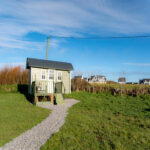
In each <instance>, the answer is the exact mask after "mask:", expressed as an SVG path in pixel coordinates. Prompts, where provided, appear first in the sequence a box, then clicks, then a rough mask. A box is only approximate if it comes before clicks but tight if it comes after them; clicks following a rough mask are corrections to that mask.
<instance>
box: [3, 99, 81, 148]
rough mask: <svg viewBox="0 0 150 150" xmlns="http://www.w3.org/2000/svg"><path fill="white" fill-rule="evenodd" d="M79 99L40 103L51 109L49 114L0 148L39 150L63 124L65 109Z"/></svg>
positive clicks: (65, 114)
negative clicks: (55, 103)
mask: <svg viewBox="0 0 150 150" xmlns="http://www.w3.org/2000/svg"><path fill="white" fill-rule="evenodd" d="M78 102H79V101H77V100H74V99H66V100H65V104H62V105H57V106H56V105H52V104H45V105H44V104H42V105H41V107H44V108H48V109H51V110H52V112H51V114H50V115H49V116H48V117H47V118H46V119H45V120H44V121H42V122H41V123H40V124H38V125H37V126H35V127H33V128H32V129H30V130H28V131H26V132H25V133H23V134H21V135H20V136H18V137H16V138H15V139H13V140H12V141H11V142H9V143H8V144H6V145H4V146H3V147H2V148H0V150H39V149H40V147H41V146H42V145H44V144H45V142H46V141H47V140H48V139H49V138H50V137H51V136H52V134H54V133H55V132H58V131H59V128H60V127H61V126H62V125H63V124H64V122H65V117H66V116H67V110H68V108H69V107H71V106H72V105H74V104H76V103H78Z"/></svg>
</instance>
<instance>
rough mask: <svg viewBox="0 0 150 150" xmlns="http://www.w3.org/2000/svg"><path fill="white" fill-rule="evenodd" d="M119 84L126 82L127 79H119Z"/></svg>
mask: <svg viewBox="0 0 150 150" xmlns="http://www.w3.org/2000/svg"><path fill="white" fill-rule="evenodd" d="M118 82H126V78H124V77H123V78H119V79H118Z"/></svg>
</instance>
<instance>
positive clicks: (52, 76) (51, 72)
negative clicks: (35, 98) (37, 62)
mask: <svg viewBox="0 0 150 150" xmlns="http://www.w3.org/2000/svg"><path fill="white" fill-rule="evenodd" d="M53 79H54V71H53V70H50V71H49V80H53Z"/></svg>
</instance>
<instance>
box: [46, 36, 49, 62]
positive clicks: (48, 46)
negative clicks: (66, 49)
mask: <svg viewBox="0 0 150 150" xmlns="http://www.w3.org/2000/svg"><path fill="white" fill-rule="evenodd" d="M48 49H49V36H48V38H47V53H46V59H47V60H48Z"/></svg>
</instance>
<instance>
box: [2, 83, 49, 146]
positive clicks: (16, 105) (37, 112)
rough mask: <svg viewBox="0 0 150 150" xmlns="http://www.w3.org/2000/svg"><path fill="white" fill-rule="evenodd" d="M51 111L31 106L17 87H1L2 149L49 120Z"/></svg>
mask: <svg viewBox="0 0 150 150" xmlns="http://www.w3.org/2000/svg"><path fill="white" fill-rule="evenodd" d="M49 113H50V111H49V110H47V109H44V108H39V107H36V106H34V105H33V104H31V103H30V102H29V101H28V100H27V99H26V97H25V95H24V94H21V93H19V92H18V91H17V85H5V86H0V147H1V146H3V145H4V144H6V143H7V142H9V141H11V140H12V139H13V138H15V137H17V136H19V135H20V134H21V133H23V132H24V131H26V130H28V129H30V128H32V127H33V126H35V125H37V124H38V123H40V122H41V121H42V120H43V119H45V118H47V117H48V115H49Z"/></svg>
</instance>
